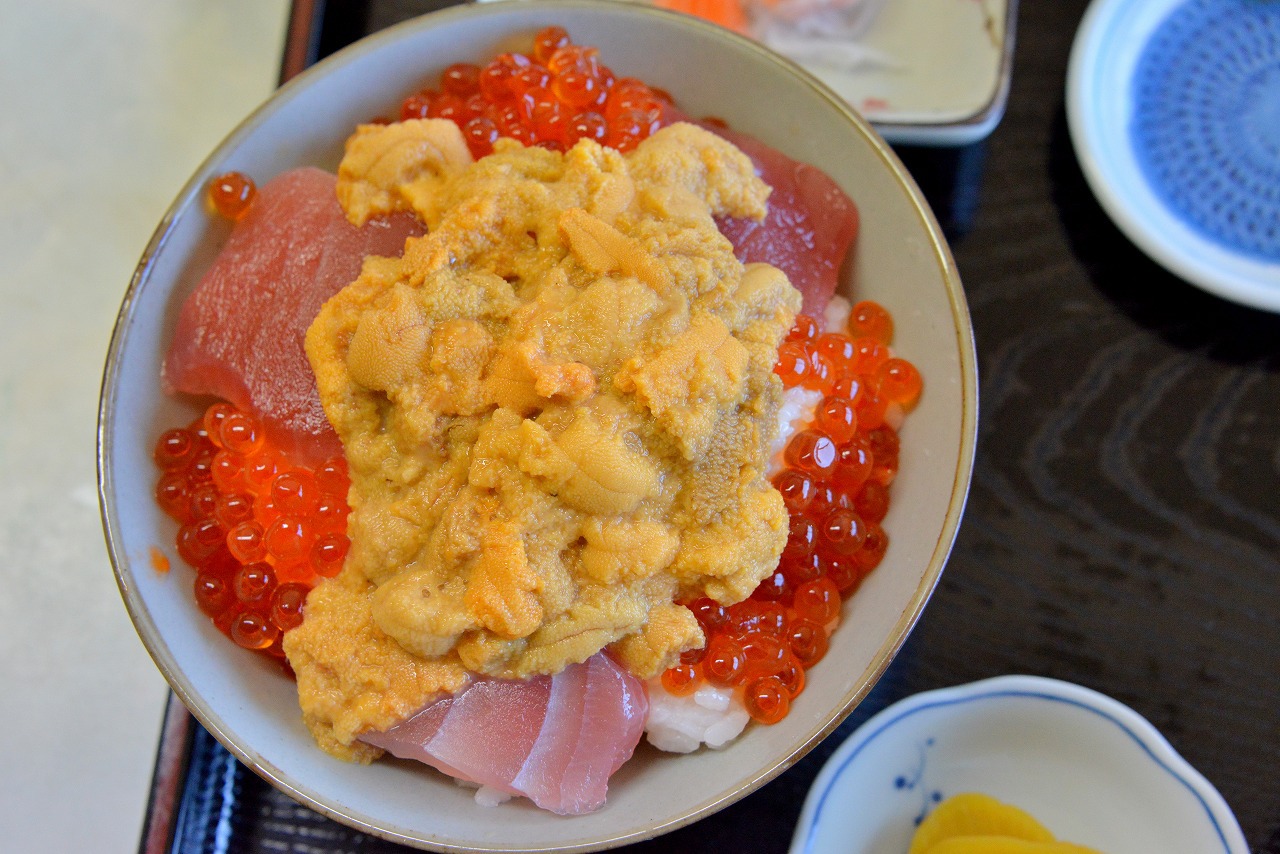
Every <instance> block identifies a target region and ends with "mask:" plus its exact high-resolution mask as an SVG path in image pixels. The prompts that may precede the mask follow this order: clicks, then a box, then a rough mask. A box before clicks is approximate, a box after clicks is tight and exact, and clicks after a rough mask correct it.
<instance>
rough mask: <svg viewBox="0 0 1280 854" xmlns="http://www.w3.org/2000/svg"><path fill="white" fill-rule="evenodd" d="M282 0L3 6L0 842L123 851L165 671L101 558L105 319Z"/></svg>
mask: <svg viewBox="0 0 1280 854" xmlns="http://www.w3.org/2000/svg"><path fill="white" fill-rule="evenodd" d="M287 15H288V3H287V2H286V0H214V1H213V2H211V0H39V2H33V0H0V111H2V112H3V118H0V259H2V260H0V585H2V587H3V592H0V668H2V670H0V850H2V851H13V852H64V851H65V852H73V851H74V852H90V851H91V852H116V851H136V850H137V849H138V844H139V833H140V830H141V827H142V821H143V815H144V811H145V806H146V798H147V793H148V785H149V782H150V775H151V768H152V763H153V762H154V760H155V747H156V738H157V734H158V731H159V725H160V719H161V715H162V712H163V709H164V702H165V695H166V687H165V684H164V681H163V679H162V678H161V676H160V673H159V671H158V670H157V669H156V668H155V666H154V665H153V664H152V662H151V659H150V658H149V657H148V655H147V653H146V651H145V650H144V649H143V646H142V644H141V642H140V641H139V640H138V636H137V635H136V634H135V632H134V630H133V626H132V625H131V623H130V622H129V618H128V615H127V614H126V612H125V608H124V605H123V604H122V602H121V599H120V595H119V592H118V590H117V588H116V583H115V579H114V577H113V575H112V572H111V565H110V562H109V561H108V559H107V553H106V547H105V544H104V538H103V534H102V525H101V521H100V516H99V511H98V499H97V490H96V474H95V466H94V439H95V423H96V417H97V401H98V386H99V383H100V380H101V375H102V365H103V357H104V355H105V354H106V351H107V344H108V340H109V338H110V335H111V328H112V324H113V322H114V319H115V314H116V311H117V309H118V308H119V305H120V300H121V297H122V296H123V294H124V290H125V287H126V285H127V284H128V282H129V278H130V276H131V274H132V272H133V268H134V265H135V264H136V263H137V260H138V257H139V255H140V254H141V252H142V250H143V247H144V246H145V245H146V243H147V240H148V238H149V237H150V235H151V232H152V230H153V229H154V228H155V226H156V224H157V222H158V221H159V220H160V217H161V216H162V214H163V213H164V211H165V209H166V207H167V206H168V205H169V202H170V201H171V200H172V198H173V197H174V196H175V195H176V194H177V192H178V191H179V190H180V189H181V187H182V185H183V183H184V182H185V181H186V179H187V177H188V176H189V175H190V174H191V173H192V172H193V171H194V170H195V169H196V167H197V166H198V165H199V164H200V162H201V161H202V160H203V159H204V158H205V157H206V156H207V155H208V154H209V153H210V151H211V150H212V149H213V148H214V146H216V145H217V143H218V141H219V140H220V139H221V138H222V137H223V136H224V135H226V133H227V132H228V131H229V130H231V129H232V128H233V127H234V125H235V124H236V123H237V122H238V121H239V120H240V119H241V118H243V117H244V116H245V115H246V114H247V113H248V112H249V111H250V110H252V109H253V108H254V107H255V106H256V105H257V104H258V103H259V102H261V101H262V100H263V99H264V98H265V97H266V96H267V95H268V94H270V92H271V91H272V89H273V88H274V87H275V84H276V78H277V75H278V70H279V64H280V55H281V48H282V45H283V40H284V31H285V25H286V20H287Z"/></svg>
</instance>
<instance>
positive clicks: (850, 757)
mask: <svg viewBox="0 0 1280 854" xmlns="http://www.w3.org/2000/svg"><path fill="white" fill-rule="evenodd" d="M960 792H981V793H983V794H987V795H990V796H992V797H994V798H997V799H999V800H1002V801H1005V802H1006V803H1010V804H1013V805H1015V806H1018V807H1021V808H1022V809H1024V810H1027V811H1028V812H1030V813H1031V814H1032V815H1033V816H1035V817H1036V818H1037V819H1039V820H1040V821H1041V823H1043V824H1044V825H1045V826H1046V827H1048V829H1049V830H1050V831H1051V832H1052V833H1053V834H1054V835H1055V836H1057V837H1058V838H1059V839H1062V840H1065V841H1068V842H1074V843H1076V844H1078V845H1087V846H1090V847H1092V848H1096V849H1097V850H1099V851H1102V852H1107V854H1122V852H1147V851H1159V852H1162V854H1248V851H1249V847H1248V845H1246V844H1245V840H1244V834H1243V833H1241V831H1240V826H1239V825H1238V824H1237V823H1236V820H1235V816H1233V815H1232V813H1231V810H1230V809H1229V808H1228V807H1227V804H1226V802H1225V801H1223V799H1222V796H1221V795H1219V794H1218V792H1217V790H1216V789H1214V788H1213V786H1212V784H1210V783H1209V781H1208V780H1206V779H1205V778H1204V777H1203V776H1201V775H1200V774H1199V772H1197V771H1196V770H1195V769H1194V768H1192V767H1191V766H1190V765H1188V764H1187V762H1186V760H1184V759H1183V758H1182V757H1181V756H1179V755H1178V753H1177V752H1176V751H1175V750H1174V749H1173V747H1172V746H1170V744H1169V742H1167V741H1166V740H1165V739H1164V737H1163V736H1162V735H1160V733H1159V732H1158V731H1157V730H1156V728H1155V727H1153V726H1152V725H1151V724H1150V723H1148V722H1147V720H1146V719H1145V718H1143V717H1142V716H1141V715H1139V714H1138V713H1137V712H1135V711H1133V710H1132V709H1130V708H1129V707H1127V706H1125V705H1123V704H1121V703H1119V702H1117V701H1116V700H1113V699H1112V698H1110V697H1108V696H1106V695H1104V694H1099V693H1098V692H1096V691H1092V690H1090V689H1088V688H1084V687H1082V686H1080V685H1074V684H1072V683H1070V682H1062V681H1059V680H1056V679H1045V678H1043V677H1038V676H1001V677H997V678H995V679H987V680H984V681H981V682H974V683H971V684H969V685H962V686H960V687H957V688H945V689H942V690H939V691H928V692H925V693H923V694H917V695H915V696H913V697H908V698H907V699H905V700H902V701H900V702H898V703H896V704H894V705H892V706H890V707H889V708H887V709H885V710H884V711H882V712H880V713H878V714H877V715H875V716H874V717H872V718H871V719H870V720H868V721H867V722H866V723H865V724H863V725H862V726H860V727H859V728H858V729H857V730H856V731H855V732H854V733H853V734H852V735H851V736H849V738H848V740H847V741H845V743H844V744H842V745H841V746H840V747H839V749H837V750H836V752H835V753H834V754H832V756H831V758H830V759H829V760H828V761H827V764H826V765H825V766H823V769H822V771H821V773H819V774H818V777H817V779H816V780H815V781H814V784H813V788H812V789H811V790H810V792H809V796H808V798H807V799H806V800H805V805H804V810H803V812H802V813H801V816H800V823H799V825H798V826H797V828H796V833H795V837H794V839H793V841H792V845H791V854H836V852H839V854H884V852H905V851H906V850H907V848H908V847H909V844H910V840H911V835H912V833H913V832H914V831H915V827H916V824H917V823H918V822H919V821H920V819H922V818H923V817H924V815H925V814H926V813H927V812H928V810H930V809H932V807H933V806H934V805H935V804H937V803H938V802H939V801H940V800H941V799H943V798H946V797H949V796H951V795H954V794H958V793H960ZM855 805H856V808H851V807H854V806H855Z"/></svg>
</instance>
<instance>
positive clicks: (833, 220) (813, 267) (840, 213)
mask: <svg viewBox="0 0 1280 854" xmlns="http://www.w3.org/2000/svg"><path fill="white" fill-rule="evenodd" d="M711 129H712V130H714V131H715V132H716V133H718V134H720V135H722V136H724V137H725V138H726V139H728V140H729V141H730V142H732V143H733V144H734V145H736V146H738V147H739V148H741V149H742V150H743V151H744V152H746V154H747V155H748V156H750V157H751V160H752V162H754V163H755V165H756V171H757V172H758V173H759V175H760V177H761V178H762V179H763V180H764V182H765V183H766V184H768V185H769V186H770V187H772V188H773V192H772V193H770V194H769V213H768V214H767V215H766V216H765V218H764V220H763V221H762V222H756V221H754V220H750V219H739V218H735V217H724V218H721V219H719V220H717V224H718V225H719V226H720V231H721V233H722V234H724V236H725V237H727V238H729V240H730V242H731V243H733V247H734V250H735V252H736V254H737V256H738V259H739V260H740V261H742V262H744V263H750V262H753V261H764V262H767V263H769V264H772V265H773V266H775V267H777V268H779V269H780V270H782V272H784V273H786V274H787V278H789V279H790V280H791V284H792V285H794V286H795V288H796V290H798V291H800V293H801V294H802V295H803V296H804V306H803V308H802V309H801V310H802V311H803V312H804V313H805V314H808V315H809V316H811V317H818V318H820V317H822V313H823V310H824V309H826V307H827V303H828V302H830V301H831V295H832V294H833V293H835V289H836V284H837V282H838V280H839V277H840V267H841V266H842V265H843V264H844V262H845V257H846V256H847V255H848V254H849V250H850V248H851V247H852V246H853V245H854V241H855V240H857V237H858V208H857V206H856V205H855V204H854V203H853V200H852V199H850V198H849V197H848V196H847V195H846V194H845V192H844V191H843V190H841V189H840V187H839V185H837V184H836V182H835V181H833V180H831V178H830V176H828V175H827V174H826V173H825V172H823V171H822V170H821V169H818V168H816V167H814V166H810V165H809V164H807V163H800V162H798V161H795V160H792V159H791V158H790V157H787V156H786V155H785V154H783V153H781V152H780V151H777V150H776V149H773V148H770V147H769V146H767V145H765V144H764V143H762V142H759V141H757V140H755V139H752V138H751V137H749V136H746V135H745V134H740V133H735V132H734V131H731V130H727V129H725V128H723V127H712V128H711Z"/></svg>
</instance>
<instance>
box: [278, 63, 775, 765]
mask: <svg viewBox="0 0 1280 854" xmlns="http://www.w3.org/2000/svg"><path fill="white" fill-rule="evenodd" d="M563 50H564V48H561V49H560V50H558V51H557V52H556V54H555V55H554V57H553V61H552V63H551V64H552V65H556V64H557V60H555V57H560V55H561V51H563ZM576 56H577V58H576V59H575V58H573V57H572V56H567V57H562V58H563V59H564V61H565V63H567V64H566V66H565V67H569V65H568V64H572V63H579V62H585V63H590V62H591V61H592V60H591V57H590V56H588V55H586V54H578V55H576ZM514 67H515V66H512V68H514ZM485 79H486V78H485V77H484V76H482V77H481V85H482V86H484V85H486V84H485V83H484V81H485ZM490 82H491V83H492V84H493V85H497V83H496V82H495V81H490ZM435 121H438V120H432V119H426V120H422V124H421V125H420V127H421V129H422V130H423V131H427V130H430V129H431V128H430V125H431V123H432V122H435ZM440 124H447V123H440ZM405 131H406V129H404V128H399V129H398V128H396V127H395V126H386V127H383V128H367V127H362V128H361V130H360V132H359V134H358V137H357V142H358V145H359V146H360V147H361V149H362V150H363V149H364V148H365V147H366V146H367V147H369V149H370V150H372V149H373V148H374V147H375V145H376V143H378V140H379V137H380V136H382V135H386V136H387V138H388V139H392V138H399V135H400V134H403V133H405ZM433 132H435V131H433ZM449 132H451V133H453V134H457V130H456V128H453V129H452V130H451V131H449ZM376 163H377V161H376V160H375V161H370V164H371V166H372V167H373V168H372V169H370V170H360V169H351V170H347V169H345V166H344V170H343V172H342V173H340V174H342V175H345V177H344V178H342V179H341V181H350V182H355V183H359V182H367V183H368V184H369V185H370V187H371V189H372V192H371V193H370V194H369V195H370V196H371V197H372V196H373V195H376V194H377V193H381V192H385V193H386V198H391V199H397V200H399V201H398V202H397V203H408V204H412V205H413V207H414V210H415V211H416V213H417V214H418V215H419V217H420V218H421V219H422V220H423V221H424V222H425V223H426V225H427V226H428V229H429V230H428V233H427V235H426V236H424V237H422V238H417V239H411V240H410V241H409V242H408V244H407V246H406V249H405V254H404V256H403V258H402V259H377V260H371V261H369V262H367V263H366V265H365V269H364V272H363V274H362V275H361V277H360V278H359V279H357V280H356V281H355V282H354V283H353V284H352V285H350V286H349V287H348V288H346V289H345V290H344V291H342V292H341V293H340V294H339V295H338V296H337V297H335V298H334V299H332V300H330V301H329V302H328V303H327V304H326V306H325V308H324V309H323V310H322V311H321V313H320V316H319V317H318V318H317V319H316V321H315V323H314V324H313V325H312V327H311V329H310V331H309V333H308V336H307V351H308V355H309V356H310V359H311V363H312V366H313V369H314V371H315V374H316V379H317V384H318V387H319V390H320V397H321V400H322V402H323V403H324V405H325V410H326V413H327V415H328V417H329V420H330V421H331V422H332V424H333V426H334V428H335V429H336V431H337V432H338V434H339V436H340V437H341V438H342V441H343V446H344V448H345V452H346V458H347V462H348V465H349V468H350V472H351V480H352V489H351V494H350V500H351V505H352V515H351V525H350V533H351V547H350V551H349V552H348V555H347V559H346V561H345V563H344V565H343V569H342V571H341V572H340V573H339V574H338V575H337V576H336V577H335V578H334V579H332V580H328V581H325V582H322V583H321V584H320V585H318V586H317V588H316V589H315V590H314V591H313V593H312V594H311V596H310V597H309V598H308V601H307V615H306V619H305V620H304V621H303V624H302V625H301V626H299V627H298V628H296V629H294V630H292V631H290V632H289V633H288V634H287V636H286V638H285V647H286V649H287V651H288V656H289V660H290V662H291V664H292V665H293V667H294V669H295V672H296V673H297V676H298V684H299V696H300V700H301V703H302V705H303V708H304V716H305V717H306V719H307V722H308V724H309V726H311V728H312V731H313V733H314V734H315V735H316V736H317V739H318V740H319V742H320V743H321V745H322V746H325V747H326V748H328V749H331V750H335V752H338V753H341V752H342V751H341V749H342V747H343V746H345V745H346V744H348V743H349V741H350V739H351V738H352V737H354V736H355V735H358V733H359V731H360V729H361V727H362V726H363V727H364V728H378V725H379V724H383V723H384V722H382V721H381V720H373V717H372V716H367V719H366V720H365V722H364V723H363V724H361V723H359V722H358V721H357V719H358V717H359V715H360V714H362V713H364V712H363V710H362V708H363V707H362V706H361V704H362V703H365V702H366V699H365V698H366V696H367V695H366V691H365V686H364V683H363V681H362V680H363V678H364V677H363V676H362V672H363V671H359V672H358V669H357V668H353V662H352V661H351V660H350V658H349V657H347V656H345V653H342V650H344V649H346V648H347V646H348V645H349V644H348V640H346V639H347V638H349V637H350V636H351V634H352V632H353V631H355V632H357V633H361V634H362V635H368V636H370V637H376V638H379V639H378V640H375V641H373V643H374V644H375V645H377V644H381V645H382V646H383V647H386V646H388V645H389V646H395V647H398V648H399V650H401V651H402V653H403V654H408V655H410V656H411V657H412V658H413V659H415V660H416V661H418V662H421V663H422V664H421V665H420V666H415V668H414V669H410V670H409V671H407V674H406V675H408V676H409V678H401V677H400V676H398V675H393V678H392V679H391V680H390V684H388V685H387V686H385V690H384V691H383V692H382V694H381V696H383V697H384V699H385V703H386V704H392V705H395V706H397V707H408V708H414V707H415V703H416V704H417V705H421V703H423V702H425V701H426V700H427V699H429V698H430V695H431V693H433V692H434V691H436V690H445V689H447V688H448V684H447V683H448V682H449V681H450V680H452V681H453V682H456V681H457V680H459V679H461V678H463V677H464V675H465V674H466V673H468V672H470V673H481V674H484V675H489V676H496V677H502V678H512V677H515V678H523V677H527V676H530V675H533V674H539V673H555V672H558V671H559V670H560V669H562V668H563V667H564V666H566V665H567V664H568V663H570V662H574V661H582V660H585V659H586V658H587V657H589V656H590V655H592V654H594V653H595V652H597V651H599V650H601V649H603V648H605V647H608V648H609V649H610V651H611V652H612V654H613V655H614V656H616V658H617V659H618V660H619V661H620V662H621V663H622V664H623V665H624V666H626V667H627V668H628V669H629V670H630V671H632V672H633V673H635V674H637V675H638V676H641V677H643V678H648V677H650V676H656V675H657V674H659V673H661V672H662V670H664V669H665V668H667V667H669V666H671V665H674V664H675V663H676V662H677V660H678V656H679V655H680V653H681V652H683V651H685V650H688V649H690V648H693V647H697V646H701V645H702V643H703V640H704V638H703V634H702V631H701V629H700V628H699V626H698V624H697V621H696V620H695V619H694V618H693V617H692V615H691V614H690V612H689V611H687V610H686V609H683V608H678V607H674V606H673V605H672V602H673V601H674V600H675V599H677V598H680V597H689V596H693V597H696V596H700V595H707V596H711V597H714V598H716V599H719V600H721V601H725V602H732V601H736V600H740V599H744V598H746V597H747V596H748V595H749V594H750V593H751V591H752V590H753V589H754V588H755V587H756V586H757V584H758V583H759V582H760V580H761V579H762V578H764V577H765V576H767V575H769V574H770V573H771V572H772V571H773V567H774V565H775V563H776V561H777V557H778V554H779V552H780V551H781V549H782V546H783V542H784V539H785V536H786V530H787V528H786V511H785V508H784V505H783V503H782V499H781V497H780V496H779V495H778V493H777V492H776V491H775V490H774V489H773V488H772V487H771V486H770V485H769V483H768V481H767V480H765V478H764V468H765V464H766V461H767V456H768V449H769V443H770V440H771V438H772V436H773V434H774V432H775V431H776V416H777V410H778V406H779V403H780V394H781V384H780V383H779V382H778V380H777V379H776V377H775V375H774V374H773V371H772V369H773V365H774V361H775V359H776V353H777V347H778V344H779V342H780V341H781V339H782V337H783V335H784V334H785V332H786V330H787V329H788V328H789V327H790V326H791V323H792V320H793V316H794V312H795V311H796V309H797V308H798V307H799V304H800V298H799V294H798V293H797V292H796V291H795V290H794V289H793V288H791V287H790V285H789V283H788V282H787V280H786V278H785V277H784V276H781V275H776V274H774V273H771V272H770V271H771V270H772V268H766V267H764V266H763V265H760V266H755V267H744V266H743V265H742V264H741V263H740V262H739V261H738V260H737V259H736V258H735V257H734V256H733V252H732V247H731V245H730V244H729V242H728V241H727V240H725V239H724V238H723V236H722V235H721V234H720V233H719V231H718V229H717V228H716V226H715V222H714V219H713V216H714V215H715V214H716V213H717V212H719V211H727V210H736V211H738V214H737V215H745V216H760V215H762V214H763V212H764V202H765V198H766V196H767V192H768V190H767V188H766V187H765V186H764V185H763V184H762V183H761V182H760V181H759V179H758V178H757V177H756V175H755V171H754V167H753V165H752V163H751V161H750V159H749V158H747V157H746V155H744V154H743V153H742V152H741V151H739V150H738V149H736V148H735V147H733V146H732V145H730V144H729V143H727V142H725V141H724V140H723V139H722V138H720V137H718V136H716V135H714V134H711V133H710V132H707V131H705V130H702V129H700V128H697V127H694V126H692V125H688V124H677V125H673V126H671V127H668V128H664V129H663V130H661V131H659V132H658V133H657V134H654V135H653V136H651V137H649V138H648V139H646V140H645V141H644V142H642V143H640V144H639V145H638V146H637V147H636V148H635V149H634V150H633V151H632V152H630V153H629V154H625V155H624V154H621V153H620V152H618V151H616V150H614V149H611V148H606V147H602V146H600V145H599V144H597V143H595V142H592V141H590V140H585V139H584V140H582V141H580V142H579V143H578V144H577V145H575V146H574V147H573V148H571V149H570V150H569V151H567V152H565V153H563V154H561V153H559V152H555V151H550V150H547V149H544V148H539V147H523V146H520V145H518V144H515V143H512V142H509V141H503V140H499V141H498V143H497V145H496V147H495V151H494V153H493V154H492V155H490V156H488V157H486V158H483V159H482V160H478V161H476V162H475V163H474V164H471V165H469V166H466V167H465V168H461V169H454V168H452V167H449V166H447V165H445V166H444V168H440V169H438V170H437V169H436V167H435V166H433V167H432V169H431V170H429V171H431V175H430V176H429V177H422V176H423V175H424V173H423V172H422V171H420V170H416V169H415V168H413V167H412V165H406V167H405V168H403V169H402V168H401V166H397V167H396V170H395V171H396V172H397V173H398V174H406V175H412V176H415V177H414V178H413V179H412V182H413V184H414V186H413V187H412V188H407V187H404V186H401V185H397V184H390V185H388V184H383V183H380V182H379V176H378V175H377V174H374V173H376V172H377V166H376ZM428 184H429V185H430V190H429V192H427V191H425V190H424V188H425V187H426V186H427V185H428ZM356 195H359V194H356ZM331 587H332V588H334V590H335V591H336V590H338V589H341V590H343V591H345V592H344V594H343V596H342V597H341V598H342V600H343V601H342V605H343V607H342V608H341V609H339V608H338V607H336V604H337V603H336V598H335V607H332V608H331V607H330V606H329V604H328V598H329V593H328V591H329V589H330V588H331ZM357 626H358V627H357ZM369 654H370V655H373V656H382V655H390V654H391V651H390V650H388V649H378V650H374V651H371V652H370V653H369ZM733 660H734V659H733V656H729V658H728V659H726V662H725V663H726V664H727V666H728V667H729V669H730V670H732V661H733ZM360 664H361V666H362V667H363V665H364V661H363V660H362V661H361V662H360ZM429 666H434V667H436V668H437V669H436V671H435V673H436V676H434V677H433V676H432V675H431V674H430V673H428V672H427V671H428V668H429ZM700 666H701V667H703V668H704V669H705V668H707V667H709V666H710V656H708V660H705V661H704V662H703V663H702V664H701V665H700ZM725 677H726V678H731V674H730V673H728V672H726V673H725ZM431 678H440V679H442V680H443V681H442V682H440V683H436V684H432V683H431V682H430V679H431ZM381 708H383V707H379V711H378V715H379V716H380V715H381Z"/></svg>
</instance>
